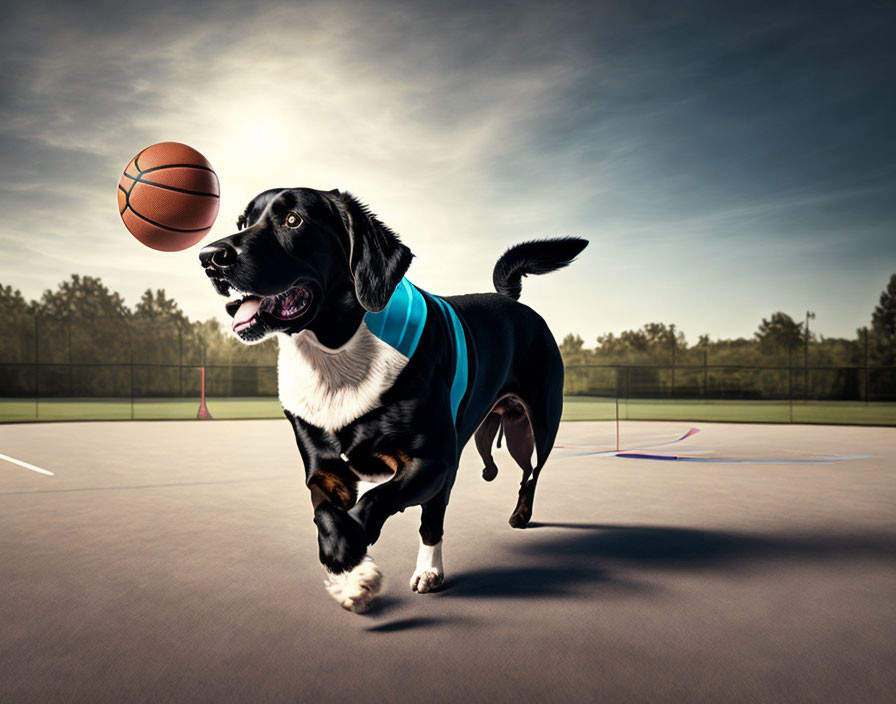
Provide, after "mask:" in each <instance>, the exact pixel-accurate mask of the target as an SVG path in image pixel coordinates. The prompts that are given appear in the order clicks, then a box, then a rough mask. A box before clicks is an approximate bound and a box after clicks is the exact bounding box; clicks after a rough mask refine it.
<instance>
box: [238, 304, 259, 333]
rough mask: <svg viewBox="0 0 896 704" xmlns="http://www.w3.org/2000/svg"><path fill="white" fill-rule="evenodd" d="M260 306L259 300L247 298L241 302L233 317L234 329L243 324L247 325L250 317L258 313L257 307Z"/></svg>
mask: <svg viewBox="0 0 896 704" xmlns="http://www.w3.org/2000/svg"><path fill="white" fill-rule="evenodd" d="M260 305H261V299H259V298H248V299H246V300H245V301H243V303H242V305H241V306H240V307H239V308H238V309H237V311H236V313H234V316H233V327H234V328H236V327H238V326H239V325H242V324H243V323H247V322H249V321H250V320H251V319H252V316H253V315H255V314H256V313H257V312H258V306H260Z"/></svg>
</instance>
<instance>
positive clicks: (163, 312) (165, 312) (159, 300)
mask: <svg viewBox="0 0 896 704" xmlns="http://www.w3.org/2000/svg"><path fill="white" fill-rule="evenodd" d="M134 317H135V318H140V319H143V320H147V321H153V322H155V321H159V320H160V319H162V320H164V319H171V320H174V321H176V322H177V323H186V322H187V316H185V315H184V313H183V311H182V310H181V309H180V306H179V305H177V302H176V301H175V300H174V299H173V298H168V296H167V295H166V294H165V289H163V288H160V289H157V290H156V292H155V293H153V291H152V289H150V288H148V289H146V291H144V292H143V296H142V297H141V298H140V302H139V303H137V305H136V306H134Z"/></svg>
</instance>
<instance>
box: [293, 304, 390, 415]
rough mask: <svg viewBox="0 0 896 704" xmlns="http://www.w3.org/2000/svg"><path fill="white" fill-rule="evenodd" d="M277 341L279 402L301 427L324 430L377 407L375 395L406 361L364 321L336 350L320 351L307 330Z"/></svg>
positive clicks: (376, 396)
mask: <svg viewBox="0 0 896 704" xmlns="http://www.w3.org/2000/svg"><path fill="white" fill-rule="evenodd" d="M278 337H279V340H278V342H279V344H280V354H279V357H278V361H277V376H278V379H277V381H278V387H279V394H280V403H281V404H282V405H283V408H285V409H286V410H287V411H289V412H290V413H292V414H293V415H296V416H298V417H299V418H301V419H302V420H304V421H305V422H306V423H311V425H316V426H317V427H319V428H323V429H324V430H327V431H329V432H335V431H337V430H339V429H340V428H344V427H345V426H346V425H348V424H349V423H351V422H352V421H353V420H357V419H358V418H360V417H361V416H363V415H364V414H365V413H367V412H368V411H371V410H373V409H374V408H376V407H377V406H379V405H380V396H382V394H383V392H384V391H386V389H388V388H389V387H391V386H392V384H393V383H394V382H395V379H396V378H397V377H398V375H399V374H400V373H401V370H402V369H404V367H405V365H406V364H407V363H408V358H407V357H405V356H404V355H403V354H401V353H400V352H399V351H398V350H396V349H395V348H393V347H391V346H389V345H387V344H386V343H385V342H383V341H382V340H380V339H379V338H378V337H376V336H375V335H373V333H371V332H370V330H368V329H367V325H366V324H365V323H364V322H363V321H362V322H361V325H360V327H358V330H357V332H356V333H355V334H354V335H353V336H352V338H351V339H350V340H349V341H348V342H346V343H345V344H344V345H343V346H342V347H339V348H338V349H330V348H328V347H324V346H323V345H321V344H320V342H318V340H317V337H316V336H315V334H314V333H313V332H310V331H308V330H303V331H302V332H300V333H298V334H296V335H282V334H281V335H279V336H278Z"/></svg>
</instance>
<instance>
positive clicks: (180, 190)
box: [125, 167, 221, 198]
mask: <svg viewBox="0 0 896 704" xmlns="http://www.w3.org/2000/svg"><path fill="white" fill-rule="evenodd" d="M165 168H168V167H165ZM125 176H127V177H128V178H129V179H132V180H133V181H139V182H140V183H145V184H146V185H147V186H155V187H156V188H164V189H165V190H166V191H177V192H178V193H186V194H188V195H191V196H205V197H207V198H220V197H221V196H219V195H218V194H216V193H205V192H204V191H190V190H188V189H186V188H178V187H177V186H169V185H167V184H164V183H156V182H155V181H146V180H145V179H144V178H143V177H142V176H137V177H136V178H134V177H133V176H131V175H130V174H127V173H126V174H125Z"/></svg>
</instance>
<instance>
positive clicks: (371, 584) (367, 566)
mask: <svg viewBox="0 0 896 704" xmlns="http://www.w3.org/2000/svg"><path fill="white" fill-rule="evenodd" d="M324 586H326V588H327V591H328V592H330V596H332V597H333V598H334V599H335V600H336V601H338V602H339V605H340V606H341V607H342V608H343V609H348V610H349V611H354V612H355V613H356V614H362V613H364V612H365V611H367V609H369V608H370V605H371V604H372V603H373V600H374V599H375V598H376V595H377V594H379V593H380V590H381V589H382V588H383V573H382V572H380V568H379V567H377V565H376V563H375V562H374V561H373V558H371V557H370V556H369V555H365V556H364V559H363V560H362V561H361V564H360V565H358V566H357V567H355V569H353V570H352V571H351V572H343V573H342V574H331V575H328V576H327V579H326V580H325V581H324Z"/></svg>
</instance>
